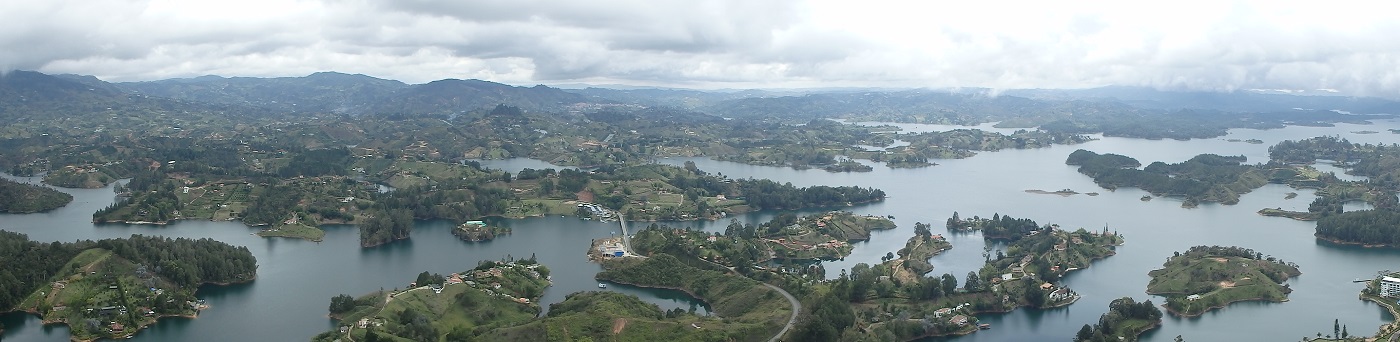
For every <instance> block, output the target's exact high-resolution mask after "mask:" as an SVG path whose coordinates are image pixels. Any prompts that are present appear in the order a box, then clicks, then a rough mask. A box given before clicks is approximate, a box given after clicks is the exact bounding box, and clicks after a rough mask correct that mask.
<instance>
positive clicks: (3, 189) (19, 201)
mask: <svg viewBox="0 0 1400 342" xmlns="http://www.w3.org/2000/svg"><path fill="white" fill-rule="evenodd" d="M72 201H73V195H69V194H66V193H62V192H59V191H58V190H54V189H50V188H46V187H43V186H40V185H34V184H24V183H20V182H16V181H12V180H9V179H3V178H0V213H16V214H23V213H34V212H41V211H49V210H54V209H58V208H60V207H63V206H65V205H68V202H72Z"/></svg>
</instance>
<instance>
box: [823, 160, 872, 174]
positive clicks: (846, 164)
mask: <svg viewBox="0 0 1400 342" xmlns="http://www.w3.org/2000/svg"><path fill="white" fill-rule="evenodd" d="M822 170H826V172H870V171H874V170H875V168H874V167H871V166H870V165H865V164H861V163H860V162H857V161H855V160H851V159H843V160H841V161H840V162H837V163H836V164H833V165H827V166H826V167H823V168H822Z"/></svg>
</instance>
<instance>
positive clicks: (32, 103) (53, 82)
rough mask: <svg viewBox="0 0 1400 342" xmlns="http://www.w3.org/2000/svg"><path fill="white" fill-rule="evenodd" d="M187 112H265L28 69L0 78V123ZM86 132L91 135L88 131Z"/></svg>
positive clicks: (144, 116)
mask: <svg viewBox="0 0 1400 342" xmlns="http://www.w3.org/2000/svg"><path fill="white" fill-rule="evenodd" d="M191 113H216V114H217V115H219V116H250V115H261V114H265V113H266V112H265V111H261V110H256V109H254V108H250V107H237V106H224V105H211V104H202V103H190V102H182V101H175V100H169V99H163V98H157V97H149V96H145V95H140V94H132V93H128V92H126V91H125V90H123V89H121V88H119V87H117V86H114V85H112V84H110V83H107V82H103V81H101V80H98V79H97V78H94V77H91V76H74V75H63V76H61V77H60V76H53V75H46V74H42V73H38V72H32V71H11V72H7V73H3V74H0V123H14V122H31V121H40V120H57V119H65V118H73V117H87V116H93V115H101V116H103V117H141V118H149V117H155V116H162V115H169V116H180V117H188V116H191V115H192V114H191ZM88 132H89V133H91V132H92V131H91V130H89V131H88Z"/></svg>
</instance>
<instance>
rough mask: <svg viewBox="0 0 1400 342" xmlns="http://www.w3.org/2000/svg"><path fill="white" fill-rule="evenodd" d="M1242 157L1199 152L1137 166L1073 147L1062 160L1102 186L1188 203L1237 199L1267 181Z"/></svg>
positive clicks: (1264, 176) (1231, 202) (1263, 174)
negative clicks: (1173, 161)
mask: <svg viewBox="0 0 1400 342" xmlns="http://www.w3.org/2000/svg"><path fill="white" fill-rule="evenodd" d="M1244 161H1245V158H1244V156H1234V157H1225V156H1218V155H1214V154H1202V155H1197V156H1195V157H1193V158H1191V159H1190V160H1187V161H1185V162H1181V163H1177V164H1166V163H1162V162H1154V163H1152V164H1150V165H1147V167H1144V168H1143V169H1141V170H1139V169H1136V168H1135V167H1137V165H1140V163H1138V162H1137V160H1135V159H1132V158H1128V157H1126V156H1122V155H1116V154H1104V155H1100V154H1097V153H1094V152H1090V151H1085V150H1077V151H1074V153H1071V154H1070V156H1069V158H1068V159H1066V160H1065V164H1069V165H1078V166H1079V173H1083V174H1085V175H1087V176H1089V177H1092V178H1093V179H1094V183H1097V184H1099V186H1102V187H1104V188H1107V189H1110V190H1111V189H1117V188H1119V187H1136V188H1140V189H1143V190H1145V191H1147V192H1150V193H1152V194H1153V195H1156V196H1181V197H1184V198H1186V202H1185V203H1183V206H1186V207H1191V206H1194V205H1195V203H1196V202H1219V203H1223V204H1235V203H1239V201H1240V194H1243V193H1247V192H1250V191H1252V190H1254V189H1256V188H1259V187H1261V186H1264V184H1267V183H1268V180H1269V177H1268V176H1267V175H1266V174H1265V173H1264V172H1263V171H1261V170H1260V168H1259V167H1256V166H1250V165H1243V164H1242V163H1244Z"/></svg>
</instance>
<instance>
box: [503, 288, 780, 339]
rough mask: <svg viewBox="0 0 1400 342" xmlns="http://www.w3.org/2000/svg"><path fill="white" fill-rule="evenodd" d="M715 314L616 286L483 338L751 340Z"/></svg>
mask: <svg viewBox="0 0 1400 342" xmlns="http://www.w3.org/2000/svg"><path fill="white" fill-rule="evenodd" d="M727 327H728V325H727V324H725V323H724V322H722V321H721V320H717V319H714V318H707V317H700V316H695V315H694V314H692V313H686V312H685V311H682V310H680V309H675V310H671V311H663V310H661V308H659V307H657V306H656V305H655V304H650V303H647V302H643V301H642V300H641V299H638V298H637V297H636V296H630V295H624V294H621V293H617V292H576V293H571V294H569V295H568V296H567V297H565V298H564V301H563V302H560V303H555V304H552V305H550V306H549V314H548V315H546V316H545V317H543V318H541V319H537V320H534V321H531V322H529V323H525V324H521V325H517V326H513V327H507V328H501V329H496V330H492V331H490V332H488V333H486V334H485V335H484V336H483V337H482V339H481V340H483V341H581V340H583V341H587V340H592V341H740V340H753V338H749V337H747V336H743V335H739V334H738V333H736V332H730V331H727V330H724V329H725V328H727Z"/></svg>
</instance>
